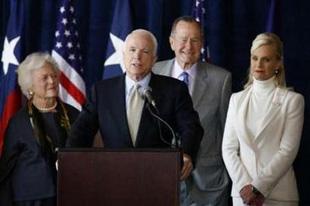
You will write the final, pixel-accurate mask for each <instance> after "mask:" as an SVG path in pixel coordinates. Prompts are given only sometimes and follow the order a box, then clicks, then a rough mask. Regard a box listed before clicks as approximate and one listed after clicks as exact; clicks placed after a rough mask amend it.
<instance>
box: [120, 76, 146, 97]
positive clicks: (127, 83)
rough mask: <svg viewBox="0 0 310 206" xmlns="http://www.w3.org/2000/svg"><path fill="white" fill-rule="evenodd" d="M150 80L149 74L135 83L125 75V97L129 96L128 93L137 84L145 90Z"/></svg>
mask: <svg viewBox="0 0 310 206" xmlns="http://www.w3.org/2000/svg"><path fill="white" fill-rule="evenodd" d="M150 80H151V73H149V74H147V75H146V76H145V77H144V78H143V79H141V80H140V81H138V82H136V81H134V80H132V79H130V78H129V77H128V76H127V75H125V88H126V96H128V95H129V94H130V91H131V90H132V88H133V87H134V85H135V84H139V85H140V86H141V87H142V88H147V87H148V85H149V83H150Z"/></svg>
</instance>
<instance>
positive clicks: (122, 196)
mask: <svg viewBox="0 0 310 206" xmlns="http://www.w3.org/2000/svg"><path fill="white" fill-rule="evenodd" d="M179 179H180V152H179V151H178V150H174V149H169V150H162V149H161V150H156V149H151V150H135V149H132V150H107V149H61V150H60V151H59V152H58V189H57V190H58V191H57V198H58V200H57V203H58V204H57V205H58V206H73V205H74V206H96V205H107V206H124V205H135V206H139V205H141V206H153V205H154V206H174V205H175V206H177V205H179V182H180V181H179Z"/></svg>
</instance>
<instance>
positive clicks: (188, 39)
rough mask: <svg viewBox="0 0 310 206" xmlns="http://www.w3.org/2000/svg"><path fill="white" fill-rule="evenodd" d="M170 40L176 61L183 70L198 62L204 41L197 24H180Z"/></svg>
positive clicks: (183, 22)
mask: <svg viewBox="0 0 310 206" xmlns="http://www.w3.org/2000/svg"><path fill="white" fill-rule="evenodd" d="M169 40H170V46H171V49H172V50H173V51H174V53H175V57H176V60H177V62H178V63H179V65H180V66H181V67H182V68H183V69H184V68H189V67H191V66H192V65H193V64H195V63H196V62H198V60H199V58H200V51H201V48H202V41H203V40H202V36H201V33H200V29H199V26H198V25H197V24H196V23H190V22H185V21H180V22H178V24H177V26H176V28H175V32H174V34H172V36H171V37H170V39H169Z"/></svg>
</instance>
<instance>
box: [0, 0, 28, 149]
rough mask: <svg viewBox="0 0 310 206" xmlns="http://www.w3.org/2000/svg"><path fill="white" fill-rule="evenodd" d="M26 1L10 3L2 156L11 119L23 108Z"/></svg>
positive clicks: (0, 98)
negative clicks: (20, 84)
mask: <svg viewBox="0 0 310 206" xmlns="http://www.w3.org/2000/svg"><path fill="white" fill-rule="evenodd" d="M23 28H24V1H17V0H11V1H10V16H9V20H8V26H7V32H6V36H5V39H4V46H3V51H2V55H1V62H2V64H0V154H1V151H2V145H3V141H4V132H5V130H6V127H7V125H8V123H9V120H10V118H11V117H12V116H13V115H14V114H15V112H16V111H17V110H18V109H19V108H20V106H21V93H20V90H19V87H18V86H17V75H16V69H17V67H18V65H19V62H20V61H21V60H22V59H23V57H24V55H23V52H22V42H23V36H22V34H23Z"/></svg>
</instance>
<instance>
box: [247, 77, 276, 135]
mask: <svg viewBox="0 0 310 206" xmlns="http://www.w3.org/2000/svg"><path fill="white" fill-rule="evenodd" d="M252 87H253V88H252V94H251V97H250V101H249V106H248V111H247V115H246V124H247V127H248V129H249V132H251V134H252V137H255V136H256V134H257V131H258V130H259V128H260V127H261V126H262V124H263V119H264V117H265V115H266V114H267V113H268V110H269V109H270V106H271V103H272V99H273V96H274V93H275V91H276V85H275V82H274V77H272V78H270V79H268V80H265V81H259V80H256V79H255V78H254V81H253V85H252Z"/></svg>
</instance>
